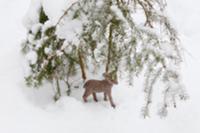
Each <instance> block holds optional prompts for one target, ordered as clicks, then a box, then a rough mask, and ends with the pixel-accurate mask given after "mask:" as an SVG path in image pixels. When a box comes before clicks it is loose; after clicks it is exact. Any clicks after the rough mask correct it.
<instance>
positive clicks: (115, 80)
mask: <svg viewBox="0 0 200 133" xmlns="http://www.w3.org/2000/svg"><path fill="white" fill-rule="evenodd" d="M103 77H104V78H105V79H106V80H108V81H109V82H111V83H112V84H118V81H117V78H116V79H113V78H112V76H111V74H108V73H103Z"/></svg>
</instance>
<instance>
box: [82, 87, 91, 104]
mask: <svg viewBox="0 0 200 133" xmlns="http://www.w3.org/2000/svg"><path fill="white" fill-rule="evenodd" d="M90 94H91V92H90V91H88V90H87V89H86V90H85V92H84V94H83V100H84V102H87V97H88V96H89V95H90Z"/></svg>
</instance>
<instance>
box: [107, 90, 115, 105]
mask: <svg viewBox="0 0 200 133" xmlns="http://www.w3.org/2000/svg"><path fill="white" fill-rule="evenodd" d="M108 98H109V101H110V104H111V106H112V107H113V108H115V107H116V105H115V104H114V102H113V99H112V96H111V92H109V93H108Z"/></svg>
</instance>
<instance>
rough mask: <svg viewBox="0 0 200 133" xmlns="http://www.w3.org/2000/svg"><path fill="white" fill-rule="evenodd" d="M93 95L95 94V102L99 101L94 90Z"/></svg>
mask: <svg viewBox="0 0 200 133" xmlns="http://www.w3.org/2000/svg"><path fill="white" fill-rule="evenodd" d="M92 95H93V99H94V101H95V102H98V99H97V96H96V93H94V92H93V93H92Z"/></svg>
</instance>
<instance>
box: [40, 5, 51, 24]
mask: <svg viewBox="0 0 200 133" xmlns="http://www.w3.org/2000/svg"><path fill="white" fill-rule="evenodd" d="M48 20H49V18H48V16H47V15H46V14H45V12H44V9H43V7H41V8H40V14H39V22H40V23H42V24H44V23H45V22H46V21H48Z"/></svg>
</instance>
